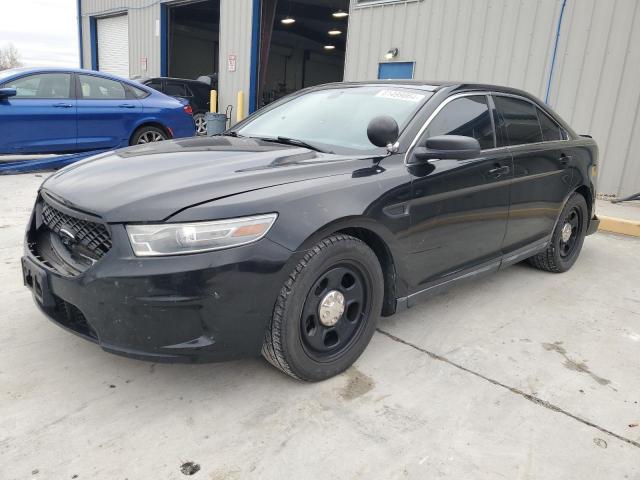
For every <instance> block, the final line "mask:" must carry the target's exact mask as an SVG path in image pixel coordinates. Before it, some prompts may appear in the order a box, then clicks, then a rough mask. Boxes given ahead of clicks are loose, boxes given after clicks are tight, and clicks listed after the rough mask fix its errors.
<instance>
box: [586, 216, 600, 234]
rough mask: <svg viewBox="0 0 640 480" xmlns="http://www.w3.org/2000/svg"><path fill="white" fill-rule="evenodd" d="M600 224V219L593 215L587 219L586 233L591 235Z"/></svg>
mask: <svg viewBox="0 0 640 480" xmlns="http://www.w3.org/2000/svg"><path fill="white" fill-rule="evenodd" d="M599 226H600V219H599V218H598V217H597V216H595V215H594V216H593V217H592V218H591V219H590V220H589V226H588V227H587V235H591V234H593V233H596V232H597V231H598V227H599Z"/></svg>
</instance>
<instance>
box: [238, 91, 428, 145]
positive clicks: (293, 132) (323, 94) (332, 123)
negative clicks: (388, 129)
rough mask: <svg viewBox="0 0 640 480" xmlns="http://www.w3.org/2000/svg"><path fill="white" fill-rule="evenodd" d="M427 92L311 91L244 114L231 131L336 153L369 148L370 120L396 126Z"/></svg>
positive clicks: (408, 117) (403, 122) (405, 120)
mask: <svg viewBox="0 0 640 480" xmlns="http://www.w3.org/2000/svg"><path fill="white" fill-rule="evenodd" d="M431 95H432V93H431V92H429V91H426V90H418V89H414V88H403V87H401V86H396V85H389V86H358V87H337V88H326V89H322V90H315V91H312V92H309V93H305V94H302V95H300V96H297V97H293V98H292V99H290V100H288V101H283V102H282V103H279V104H277V105H276V106H274V107H271V108H269V107H267V109H266V111H264V112H258V113H257V115H256V116H254V117H252V118H249V119H248V121H247V122H246V123H245V124H243V125H241V126H240V128H238V129H237V130H236V132H237V133H238V134H240V135H242V136H246V137H262V138H277V137H286V138H292V139H296V140H299V141H303V142H306V143H308V144H311V145H317V146H321V147H323V148H324V149H325V150H327V151H334V152H336V153H357V152H362V153H366V152H370V151H374V150H376V147H375V146H374V145H373V144H372V143H371V142H370V141H369V139H368V137H367V126H368V125H369V122H370V121H371V120H372V119H373V118H375V117H377V116H379V115H389V116H391V117H393V118H394V119H395V120H396V122H397V123H398V126H399V127H400V131H402V130H403V128H404V127H405V126H406V125H407V124H408V123H409V121H410V120H411V118H412V117H413V116H414V114H415V113H416V112H417V110H418V109H419V108H420V107H421V106H422V105H423V104H424V102H425V101H426V100H427V99H428V98H429V97H430V96H431Z"/></svg>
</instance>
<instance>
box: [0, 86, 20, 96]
mask: <svg viewBox="0 0 640 480" xmlns="http://www.w3.org/2000/svg"><path fill="white" fill-rule="evenodd" d="M17 94H18V91H17V90H16V89H15V88H0V98H6V97H15V96H16V95H17Z"/></svg>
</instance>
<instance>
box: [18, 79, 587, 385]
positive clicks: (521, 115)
mask: <svg viewBox="0 0 640 480" xmlns="http://www.w3.org/2000/svg"><path fill="white" fill-rule="evenodd" d="M597 156H598V151H597V146H596V144H595V142H594V141H593V140H592V139H591V138H589V137H582V136H579V135H577V134H576V133H574V132H573V130H572V129H571V128H570V127H569V126H568V125H567V124H566V123H565V122H564V121H563V120H562V119H561V118H560V117H558V115H556V114H555V113H554V112H553V111H551V109H549V107H548V106H546V105H545V104H544V103H542V102H540V101H539V100H537V99H536V98H534V97H532V96H531V95H529V94H527V93H525V92H522V91H518V90H513V89H509V88H504V87H496V86H491V85H475V84H459V83H429V84H424V83H417V82H393V83H385V82H371V83H342V84H330V85H325V86H320V87H314V88H311V89H306V90H303V91H300V92H297V93H295V94H293V95H291V96H289V97H286V98H283V99H281V100H280V101H278V102H275V103H274V104H272V105H269V106H268V107H267V108H264V109H262V110H260V111H258V112H256V113H255V114H254V115H252V116H250V117H249V118H247V119H246V120H245V121H243V122H241V123H239V124H238V125H236V126H235V127H234V128H233V129H231V130H229V131H227V132H225V134H223V135H221V136H217V137H210V138H191V139H182V140H176V141H170V142H162V143H159V144H157V145H144V146H137V147H130V148H125V149H122V150H117V151H114V152H109V153H105V154H102V155H99V156H96V157H93V158H91V159H88V160H85V161H83V162H80V163H77V164H75V165H72V166H69V167H67V168H65V169H63V170H61V171H59V172H58V173H56V174H55V175H53V176H51V177H50V178H49V179H47V180H46V181H45V182H44V184H43V185H42V187H41V189H40V191H39V195H38V199H37V202H36V205H35V208H34V211H33V215H32V217H31V220H30V223H29V226H28V229H27V234H26V246H25V255H24V257H23V271H24V281H25V284H26V285H28V286H29V287H30V288H31V289H32V291H33V295H34V297H35V299H36V303H37V304H38V305H39V306H40V308H41V309H42V310H43V311H44V312H45V313H46V314H47V315H48V316H49V317H50V318H51V319H52V320H53V321H55V322H56V323H58V324H59V325H61V326H63V327H65V328H67V329H69V330H71V331H72V332H75V333H77V334H79V335H81V336H83V337H84V338H86V339H89V340H92V341H94V342H97V343H98V344H99V345H100V346H101V347H102V348H103V349H105V350H107V351H110V352H114V353H118V354H122V355H126V356H131V357H137V358H144V359H149V360H152V361H157V360H174V361H190V362H195V361H213V360H222V359H229V358H235V357H241V356H247V355H258V354H260V352H262V354H263V355H264V356H265V357H266V358H267V360H268V361H269V362H271V363H272V364H273V365H274V366H276V367H277V368H279V369H280V370H282V371H283V372H285V373H287V374H288V375H291V376H293V377H296V378H299V379H304V380H321V379H324V378H327V377H330V376H332V375H335V374H337V373H339V372H341V371H343V370H344V369H346V368H348V367H349V366H350V365H351V364H352V363H353V362H354V361H355V360H356V359H357V358H358V356H359V355H360V354H361V353H362V351H363V350H364V349H365V347H366V346H367V344H368V342H369V340H370V338H371V336H372V335H373V332H374V330H375V324H376V320H377V319H378V317H379V316H381V315H382V316H388V315H392V314H394V313H396V312H399V311H401V310H403V309H405V308H408V307H411V306H413V305H415V304H416V302H418V301H419V300H422V299H424V298H427V297H429V296H430V295H433V294H434V293H437V292H439V291H441V290H442V289H443V288H444V287H448V286H450V285H453V284H456V283H457V282H460V281H463V280H468V279H471V278H476V277H479V276H481V275H483V274H487V273H490V272H496V271H498V270H500V269H503V268H505V267H507V266H508V265H510V264H513V263H515V262H519V261H521V260H525V259H528V260H529V262H530V263H531V264H532V265H533V266H535V267H537V268H540V269H542V270H546V271H549V272H564V271H566V270H568V269H569V268H571V266H572V265H573V264H574V262H575V261H576V259H577V258H578V254H579V253H580V250H581V247H582V244H583V241H584V238H585V235H588V234H590V233H593V232H594V231H595V230H596V229H597V227H598V219H597V218H596V216H595V214H594V199H595V178H596V171H597ZM425 328H428V326H426V327H425Z"/></svg>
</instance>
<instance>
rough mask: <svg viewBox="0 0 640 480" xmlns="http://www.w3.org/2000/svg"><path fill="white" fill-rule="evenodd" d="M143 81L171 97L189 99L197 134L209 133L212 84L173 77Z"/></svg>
mask: <svg viewBox="0 0 640 480" xmlns="http://www.w3.org/2000/svg"><path fill="white" fill-rule="evenodd" d="M142 83H143V84H144V85H146V86H147V87H150V88H153V89H154V90H157V91H159V92H162V93H164V94H165V95H169V96H170V97H175V98H177V99H184V100H187V101H188V102H189V105H190V106H191V109H192V111H193V122H194V123H195V125H196V135H200V136H202V135H206V134H207V121H206V119H205V113H207V112H208V111H209V105H210V104H211V86H210V85H209V84H207V83H204V82H200V81H198V80H189V79H186V78H171V77H156V78H150V79H148V80H145V81H144V82H142Z"/></svg>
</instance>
